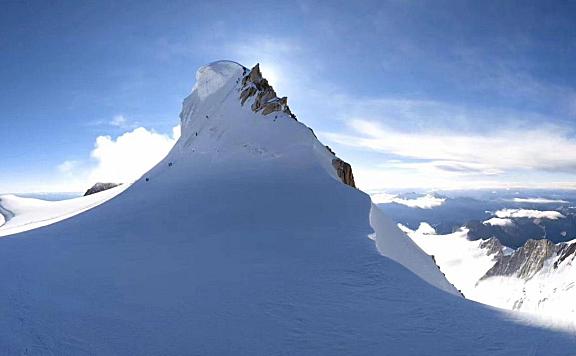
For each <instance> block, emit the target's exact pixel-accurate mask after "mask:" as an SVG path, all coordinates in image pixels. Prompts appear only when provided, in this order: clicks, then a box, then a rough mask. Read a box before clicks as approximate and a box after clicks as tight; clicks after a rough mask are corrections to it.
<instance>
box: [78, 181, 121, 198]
mask: <svg viewBox="0 0 576 356" xmlns="http://www.w3.org/2000/svg"><path fill="white" fill-rule="evenodd" d="M120 184H122V183H96V184H94V185H93V186H92V187H91V188H90V189H88V190H87V191H86V193H84V196H87V195H90V194H95V193H98V192H102V191H104V190H108V189H112V188H114V187H117V186H119V185H120Z"/></svg>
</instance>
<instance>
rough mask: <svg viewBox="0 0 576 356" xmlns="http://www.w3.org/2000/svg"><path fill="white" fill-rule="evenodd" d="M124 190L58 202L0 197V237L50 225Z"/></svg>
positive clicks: (121, 187)
mask: <svg viewBox="0 0 576 356" xmlns="http://www.w3.org/2000/svg"><path fill="white" fill-rule="evenodd" d="M126 188H127V186H119V187H116V188H114V189H110V190H107V191H103V192H100V193H98V194H93V195H90V196H85V197H78V198H74V199H67V200H60V201H48V200H42V199H35V198H23V197H19V196H16V195H11V194H8V195H0V236H6V235H11V234H16V233H18V232H23V231H28V230H32V229H36V228H38V227H41V226H46V225H50V224H54V223H55V222H58V221H61V220H64V219H67V218H69V217H72V216H74V215H76V214H80V213H81V212H83V211H85V210H88V209H90V208H93V207H95V206H96V205H98V204H102V203H103V202H105V201H106V200H108V199H111V198H112V197H114V196H116V195H117V194H119V193H121V192H122V191H124V190H125V189H126Z"/></svg>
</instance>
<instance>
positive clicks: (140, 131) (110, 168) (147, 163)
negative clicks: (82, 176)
mask: <svg viewBox="0 0 576 356" xmlns="http://www.w3.org/2000/svg"><path fill="white" fill-rule="evenodd" d="M179 131H180V130H179V129H178V128H174V129H173V136H172V137H170V136H168V135H164V134H159V133H156V132H154V131H151V130H147V129H145V128H143V127H139V128H136V129H134V130H132V131H129V132H126V133H124V134H122V135H120V136H118V137H117V138H115V139H114V138H112V137H111V136H99V137H98V138H96V144H95V147H94V150H92V152H91V154H90V155H91V157H92V158H93V159H95V160H96V167H95V168H94V169H93V170H91V172H90V173H89V175H88V176H89V178H88V179H89V181H90V182H91V183H94V182H115V183H126V182H132V181H134V180H136V179H138V178H139V177H140V176H141V175H142V174H144V173H145V172H146V171H148V170H149V169H150V168H152V167H153V166H154V165H155V164H156V163H158V162H159V161H160V160H161V159H162V158H164V157H165V156H166V154H167V153H168V151H170V149H171V148H172V146H173V145H174V143H175V142H176V140H177V136H176V135H179Z"/></svg>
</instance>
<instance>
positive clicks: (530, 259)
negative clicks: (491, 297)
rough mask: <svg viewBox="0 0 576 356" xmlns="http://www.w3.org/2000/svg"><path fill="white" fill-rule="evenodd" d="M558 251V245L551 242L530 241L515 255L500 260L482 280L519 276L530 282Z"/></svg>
mask: <svg viewBox="0 0 576 356" xmlns="http://www.w3.org/2000/svg"><path fill="white" fill-rule="evenodd" d="M557 249H558V247H557V245H555V244H554V243H553V242H552V241H550V240H528V241H526V243H525V244H524V246H522V247H520V248H518V249H517V250H516V251H514V253H513V254H511V255H508V256H502V257H501V258H499V259H498V261H497V262H496V263H495V264H494V266H493V267H492V268H490V269H489V270H488V272H486V274H485V275H484V276H483V277H482V278H481V279H485V278H488V277H493V276H517V277H519V278H522V279H525V280H528V279H530V278H532V277H533V276H534V275H535V274H536V273H538V271H540V269H542V267H543V266H544V262H545V261H546V260H547V259H548V258H550V257H552V256H553V255H554V254H555V253H556V251H557Z"/></svg>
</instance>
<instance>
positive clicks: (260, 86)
mask: <svg viewBox="0 0 576 356" xmlns="http://www.w3.org/2000/svg"><path fill="white" fill-rule="evenodd" d="M252 96H255V99H254V102H253V103H252V105H251V109H252V110H253V111H254V112H256V113H257V112H261V113H262V115H268V114H271V113H273V112H277V111H279V112H284V113H286V114H288V115H289V116H290V117H291V118H293V119H294V120H296V116H295V115H294V114H293V113H292V112H291V111H290V108H289V107H288V98H287V97H285V96H284V97H282V98H279V97H278V96H277V95H276V92H275V91H274V88H272V86H271V85H270V84H269V83H268V80H266V79H265V78H264V77H262V72H261V71H260V64H256V65H255V66H254V68H252V69H251V70H250V72H248V74H247V75H246V76H244V78H243V79H242V89H241V93H240V101H241V103H242V105H244V103H245V102H246V100H248V99H249V98H250V97H252Z"/></svg>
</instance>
